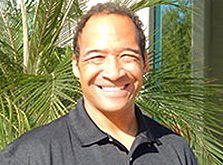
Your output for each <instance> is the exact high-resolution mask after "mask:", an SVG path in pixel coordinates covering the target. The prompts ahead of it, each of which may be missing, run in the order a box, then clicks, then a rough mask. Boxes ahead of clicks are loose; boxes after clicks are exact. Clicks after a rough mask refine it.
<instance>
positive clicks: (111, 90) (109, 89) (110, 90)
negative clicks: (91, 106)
mask: <svg viewBox="0 0 223 165" xmlns="http://www.w3.org/2000/svg"><path fill="white" fill-rule="evenodd" d="M125 88H126V85H124V86H120V87H101V89H102V90H103V91H106V92H113V91H119V90H123V89H125Z"/></svg>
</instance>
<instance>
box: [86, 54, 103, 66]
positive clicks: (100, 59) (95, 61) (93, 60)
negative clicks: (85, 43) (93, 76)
mask: <svg viewBox="0 0 223 165" xmlns="http://www.w3.org/2000/svg"><path fill="white" fill-rule="evenodd" d="M87 62H89V63H92V64H96V65H99V64H102V63H103V62H104V56H101V55H98V56H92V57H90V58H88V59H87Z"/></svg>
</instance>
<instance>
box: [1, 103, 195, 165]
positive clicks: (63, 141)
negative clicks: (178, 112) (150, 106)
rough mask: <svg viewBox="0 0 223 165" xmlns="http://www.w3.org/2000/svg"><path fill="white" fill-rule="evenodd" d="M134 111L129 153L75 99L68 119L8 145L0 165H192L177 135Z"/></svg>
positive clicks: (186, 150)
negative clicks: (136, 128)
mask: <svg viewBox="0 0 223 165" xmlns="http://www.w3.org/2000/svg"><path fill="white" fill-rule="evenodd" d="M135 110H136V116H137V120H138V124H139V132H138V135H137V136H136V139H135V141H134V143H133V145H132V147H131V149H130V151H128V150H127V149H126V148H125V147H124V146H123V145H122V144H121V143H120V142H118V141H117V140H115V139H114V138H112V137H111V136H110V135H108V134H106V133H105V132H102V131H101V130H100V129H99V128H98V127H97V126H96V125H95V124H94V123H93V121H92V120H91V119H90V118H89V116H88V115H87V113H86V111H85V110H84V107H83V99H80V101H79V103H78V104H77V106H76V108H75V109H74V110H72V111H71V112H70V113H69V114H68V115H65V116H63V117H61V118H59V119H57V120H55V121H53V122H51V123H50V124H47V125H45V126H42V127H39V128H37V129H34V130H32V131H30V132H28V133H25V134H24V135H22V136H21V137H20V138H18V139H17V140H15V141H14V142H13V143H11V144H10V145H8V146H7V147H6V149H5V150H3V152H2V153H1V155H0V165H196V164H197V163H196V161H195V157H194V155H193V153H192V151H191V149H190V148H189V146H188V144H187V143H186V142H185V141H184V140H183V139H182V138H181V137H180V136H178V135H176V134H174V133H173V132H172V131H170V130H169V129H167V128H165V127H163V126H162V125H160V124H158V123H157V122H155V121H154V120H152V119H150V118H149V117H147V116H145V115H143V114H142V113H141V111H140V110H139V108H138V107H137V106H136V108H135ZM123 120H125V117H124V116H123Z"/></svg>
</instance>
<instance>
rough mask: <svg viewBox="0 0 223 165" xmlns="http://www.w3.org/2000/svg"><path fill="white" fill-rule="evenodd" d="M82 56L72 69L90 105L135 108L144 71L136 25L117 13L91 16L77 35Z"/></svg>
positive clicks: (108, 108)
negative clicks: (135, 99)
mask: <svg viewBox="0 0 223 165" xmlns="http://www.w3.org/2000/svg"><path fill="white" fill-rule="evenodd" d="M78 44H79V48H80V56H79V60H78V62H77V60H76V58H75V56H74V57H73V70H74V73H75V75H76V76H77V77H78V78H79V79H80V83H81V88H82V92H83V96H84V100H85V106H86V107H87V108H94V109H96V110H99V111H101V112H115V111H119V110H129V109H131V108H132V109H133V108H134V98H135V96H136V95H137V94H138V91H139V90H140V88H141V86H142V76H143V74H144V72H145V68H146V67H145V66H144V64H143V60H142V57H141V55H140V50H139V45H138V43H137V40H136V29H135V26H134V24H133V23H132V21H131V20H130V19H129V18H128V17H126V16H121V15H117V14H110V15H96V16H92V17H91V18H90V19H89V20H88V21H87V23H86V25H85V27H84V28H83V30H82V33H81V34H80V36H79V38H78Z"/></svg>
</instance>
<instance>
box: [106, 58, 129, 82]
mask: <svg viewBox="0 0 223 165" xmlns="http://www.w3.org/2000/svg"><path fill="white" fill-rule="evenodd" d="M124 74H125V71H124V69H123V66H122V64H121V63H120V62H119V60H118V59H116V58H115V57H109V58H108V59H107V60H106V62H105V63H104V67H103V77H104V78H106V79H109V80H111V81H115V80H118V79H120V78H121V77H123V76H124Z"/></svg>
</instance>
